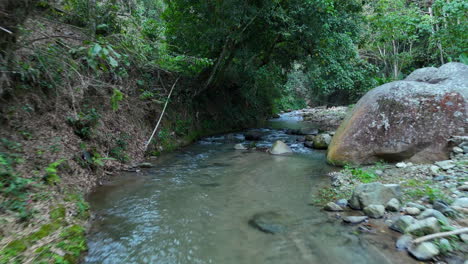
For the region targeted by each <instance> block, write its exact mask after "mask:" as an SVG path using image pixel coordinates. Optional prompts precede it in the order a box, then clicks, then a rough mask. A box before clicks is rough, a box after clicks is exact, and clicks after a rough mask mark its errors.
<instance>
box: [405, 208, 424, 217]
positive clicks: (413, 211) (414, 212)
mask: <svg viewBox="0 0 468 264" xmlns="http://www.w3.org/2000/svg"><path fill="white" fill-rule="evenodd" d="M404 210H405V213H406V214H407V215H418V214H420V213H421V210H419V209H418V208H416V207H406V208H405V209H404Z"/></svg>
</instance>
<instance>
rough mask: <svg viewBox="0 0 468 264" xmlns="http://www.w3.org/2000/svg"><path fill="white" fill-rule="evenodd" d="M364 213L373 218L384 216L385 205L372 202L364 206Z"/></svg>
mask: <svg viewBox="0 0 468 264" xmlns="http://www.w3.org/2000/svg"><path fill="white" fill-rule="evenodd" d="M363 211H364V213H365V214H366V215H367V216H369V217H372V218H382V217H383V215H384V214H385V207H384V206H383V205H380V204H371V205H369V206H366V207H364V210H363Z"/></svg>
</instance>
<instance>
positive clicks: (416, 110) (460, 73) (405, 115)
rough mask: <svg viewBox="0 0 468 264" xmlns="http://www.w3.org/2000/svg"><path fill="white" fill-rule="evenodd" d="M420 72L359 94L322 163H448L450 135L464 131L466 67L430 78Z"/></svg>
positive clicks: (453, 65) (448, 69) (451, 67)
mask: <svg viewBox="0 0 468 264" xmlns="http://www.w3.org/2000/svg"><path fill="white" fill-rule="evenodd" d="M425 69H426V68H425ZM425 69H419V70H416V71H414V72H413V73H412V74H411V75H409V76H408V77H407V78H406V79H405V80H402V81H395V82H391V83H387V84H384V85H382V86H379V87H377V88H375V89H372V90H371V91H369V92H368V93H367V94H366V95H364V97H362V98H361V99H360V100H359V102H358V103H357V104H356V106H355V107H354V108H353V112H352V113H351V114H350V115H348V116H347V118H346V119H345V120H344V121H343V122H342V124H341V125H340V127H339V129H338V130H337V132H336V134H335V136H334V137H333V139H332V142H331V144H330V146H329V149H328V156H327V159H328V161H329V162H330V163H332V164H337V165H344V164H346V163H354V164H370V163H374V162H377V161H379V160H382V159H383V160H386V161H391V162H394V161H406V160H409V161H412V162H434V161H438V160H446V159H448V158H449V154H450V152H451V148H450V145H449V139H450V137H451V136H457V135H465V134H466V133H467V131H466V123H465V122H466V119H467V111H466V107H467V100H468V65H465V64H462V63H455V62H451V63H447V64H444V65H442V66H441V67H440V68H438V69H433V71H434V73H432V74H429V73H428V72H427V71H425Z"/></svg>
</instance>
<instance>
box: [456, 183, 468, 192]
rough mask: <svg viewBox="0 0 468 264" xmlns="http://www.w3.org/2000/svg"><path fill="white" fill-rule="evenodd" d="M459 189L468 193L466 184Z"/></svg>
mask: <svg viewBox="0 0 468 264" xmlns="http://www.w3.org/2000/svg"><path fill="white" fill-rule="evenodd" d="M457 189H458V190H459V191H462V192H468V185H466V184H464V185H462V186H459V187H458V188H457Z"/></svg>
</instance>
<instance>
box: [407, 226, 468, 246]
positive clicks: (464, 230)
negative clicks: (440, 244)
mask: <svg viewBox="0 0 468 264" xmlns="http://www.w3.org/2000/svg"><path fill="white" fill-rule="evenodd" d="M464 233H468V227H465V228H460V229H456V230H453V231H449V232H441V233H435V234H432V235H427V236H423V237H420V238H417V239H415V240H413V244H419V243H421V242H424V241H427V240H432V239H435V238H441V237H448V236H453V235H460V234H464Z"/></svg>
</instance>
